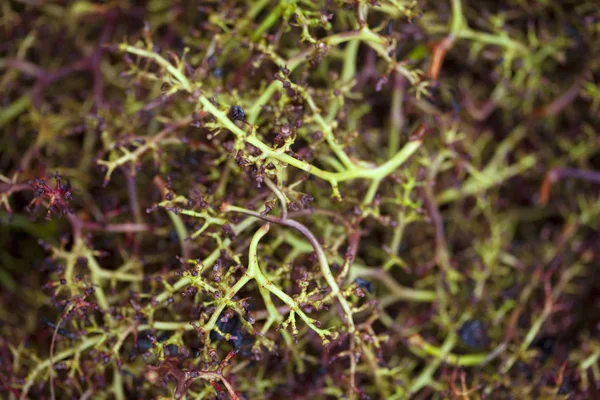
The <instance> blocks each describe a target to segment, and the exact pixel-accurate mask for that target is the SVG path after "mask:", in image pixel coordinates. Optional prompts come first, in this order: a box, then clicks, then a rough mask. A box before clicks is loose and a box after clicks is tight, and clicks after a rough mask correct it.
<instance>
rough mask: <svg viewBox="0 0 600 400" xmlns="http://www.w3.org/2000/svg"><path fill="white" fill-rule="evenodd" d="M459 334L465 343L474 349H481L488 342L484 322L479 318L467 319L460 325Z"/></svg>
mask: <svg viewBox="0 0 600 400" xmlns="http://www.w3.org/2000/svg"><path fill="white" fill-rule="evenodd" d="M458 334H459V336H460V339H461V340H462V342H463V344H464V345H465V346H467V347H471V348H474V349H481V348H483V347H485V346H486V345H487V343H488V339H487V337H486V334H485V331H484V329H483V324H482V323H481V321H478V320H471V321H467V322H465V323H464V324H463V326H461V327H460V329H459V330H458Z"/></svg>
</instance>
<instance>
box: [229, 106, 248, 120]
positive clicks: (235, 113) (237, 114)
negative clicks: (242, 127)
mask: <svg viewBox="0 0 600 400" xmlns="http://www.w3.org/2000/svg"><path fill="white" fill-rule="evenodd" d="M229 118H231V120H233V121H243V120H244V119H245V118H246V114H245V113H244V109H243V108H242V107H240V106H231V108H229Z"/></svg>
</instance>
